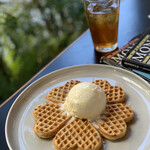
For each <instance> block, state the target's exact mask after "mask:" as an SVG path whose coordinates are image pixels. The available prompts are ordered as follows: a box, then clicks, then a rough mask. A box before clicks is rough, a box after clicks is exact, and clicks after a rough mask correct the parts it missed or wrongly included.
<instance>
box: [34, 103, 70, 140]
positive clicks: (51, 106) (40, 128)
mask: <svg viewBox="0 0 150 150" xmlns="http://www.w3.org/2000/svg"><path fill="white" fill-rule="evenodd" d="M62 113H63V112H62V111H61V110H60V106H59V105H58V104H57V103H52V102H49V103H48V104H44V105H39V106H37V107H36V108H35V109H34V111H33V118H34V119H35V121H36V123H35V125H34V127H33V130H34V132H35V134H36V135H38V136H40V137H42V138H48V137H51V136H53V135H55V133H56V132H58V130H59V129H60V128H61V127H63V125H64V124H65V123H66V122H67V121H68V120H69V119H70V118H71V117H69V116H67V115H62Z"/></svg>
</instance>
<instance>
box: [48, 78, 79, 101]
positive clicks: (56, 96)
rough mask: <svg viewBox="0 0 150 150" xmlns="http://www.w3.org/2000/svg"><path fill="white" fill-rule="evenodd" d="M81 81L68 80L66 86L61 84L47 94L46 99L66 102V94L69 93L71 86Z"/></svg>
mask: <svg viewBox="0 0 150 150" xmlns="http://www.w3.org/2000/svg"><path fill="white" fill-rule="evenodd" d="M78 83H80V81H77V80H70V81H68V82H67V83H66V84H65V85H64V86H59V87H56V88H53V89H52V90H51V91H50V92H49V93H48V95H47V97H46V100H47V101H48V102H49V101H53V102H56V103H64V101H65V98H66V96H67V95H68V93H69V91H70V90H71V88H72V87H73V86H74V85H76V84H78Z"/></svg>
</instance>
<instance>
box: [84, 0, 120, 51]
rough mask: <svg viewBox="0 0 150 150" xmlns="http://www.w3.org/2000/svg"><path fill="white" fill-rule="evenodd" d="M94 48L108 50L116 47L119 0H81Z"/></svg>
mask: <svg viewBox="0 0 150 150" xmlns="http://www.w3.org/2000/svg"><path fill="white" fill-rule="evenodd" d="M83 2H84V10H85V13H86V17H87V20H88V24H89V28H90V32H91V36H92V40H93V43H94V48H95V50H96V51H98V52H104V53H105V52H110V51H113V50H114V49H116V48H117V45H118V44H117V40H118V21H119V5H120V0H83Z"/></svg>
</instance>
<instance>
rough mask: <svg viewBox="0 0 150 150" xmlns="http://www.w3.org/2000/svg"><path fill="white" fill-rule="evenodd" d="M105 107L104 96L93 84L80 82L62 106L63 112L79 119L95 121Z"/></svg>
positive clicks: (101, 90) (100, 89)
mask: <svg viewBox="0 0 150 150" xmlns="http://www.w3.org/2000/svg"><path fill="white" fill-rule="evenodd" d="M105 107H106V95H105V93H104V91H103V89H102V88H100V87H99V86H98V85H95V84H94V83H89V82H82V83H78V84H77V85H75V86H74V87H73V88H72V89H71V90H70V92H69V94H68V96H67V97H66V100H65V103H64V104H63V105H62V108H63V110H64V111H66V112H67V113H68V114H69V115H71V116H73V117H77V118H80V119H88V120H91V121H93V120H96V119H99V118H100V114H102V113H103V111H104V110H105Z"/></svg>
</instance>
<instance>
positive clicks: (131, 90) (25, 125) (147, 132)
mask: <svg viewBox="0 0 150 150" xmlns="http://www.w3.org/2000/svg"><path fill="white" fill-rule="evenodd" d="M70 79H77V80H80V81H88V82H92V81H94V80H96V79H103V80H104V79H105V80H108V81H109V82H110V83H111V85H113V86H114V85H117V86H121V87H122V88H123V89H124V91H125V92H126V95H127V101H126V103H127V105H130V106H131V108H132V109H133V110H134V113H135V119H134V121H132V122H131V123H129V124H128V131H127V134H126V136H125V137H124V138H122V139H120V140H117V141H113V142H111V141H108V140H105V144H104V147H103V149H104V150H120V149H121V150H129V149H131V150H149V149H150V85H149V84H148V83H147V82H146V81H144V80H143V79H141V78H140V77H138V76H137V75H135V74H133V73H131V72H128V71H126V70H123V69H120V68H116V67H112V66H106V65H82V66H74V67H69V68H65V69H62V70H58V71H55V72H53V73H50V74H48V75H46V76H44V77H42V78H40V79H39V80H37V81H36V82H34V83H33V84H31V85H30V86H29V87H28V88H26V89H25V90H24V91H23V92H22V93H21V94H20V96H19V97H18V98H17V100H16V101H15V102H14V104H13V105H12V107H11V109H10V111H9V113H8V116H7V120H6V126H5V134H6V140H7V143H8V146H9V148H10V149H13V150H31V149H32V150H41V149H42V150H53V149H54V147H53V145H52V139H41V138H38V137H37V136H35V135H34V133H33V130H32V127H33V125H34V120H33V118H32V111H33V110H34V108H35V107H36V106H37V105H39V104H44V103H45V102H46V100H45V98H44V97H45V96H46V95H47V93H48V91H50V90H51V89H52V88H53V87H57V86H60V85H63V84H64V83H66V82H67V81H68V80H70Z"/></svg>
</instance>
